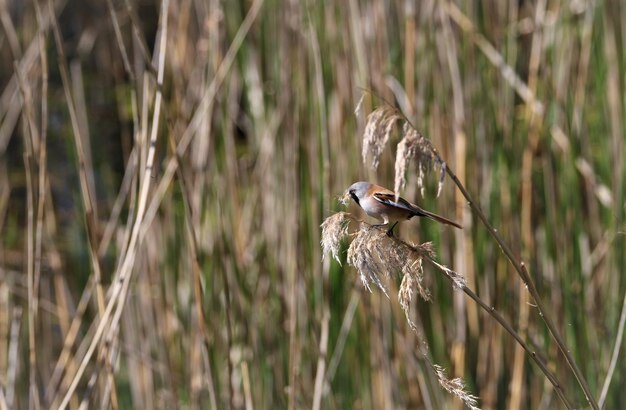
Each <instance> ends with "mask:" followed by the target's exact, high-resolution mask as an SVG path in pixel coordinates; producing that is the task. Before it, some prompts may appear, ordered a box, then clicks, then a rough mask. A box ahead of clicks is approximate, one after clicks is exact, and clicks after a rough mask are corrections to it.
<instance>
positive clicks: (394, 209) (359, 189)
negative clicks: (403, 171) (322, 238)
mask: <svg viewBox="0 0 626 410" xmlns="http://www.w3.org/2000/svg"><path fill="white" fill-rule="evenodd" d="M346 193H347V194H348V195H350V197H352V199H354V202H356V203H357V205H359V206H360V207H361V208H362V209H363V210H364V211H365V213H366V214H368V215H369V216H371V217H373V218H376V219H378V220H379V221H382V222H383V223H381V224H377V225H374V226H383V225H388V224H390V223H392V222H393V225H391V228H389V230H388V231H387V236H390V237H391V236H393V228H394V227H395V226H396V225H397V224H398V222H400V221H404V220H408V219H411V218H413V217H414V216H425V217H427V218H430V219H432V220H434V221H437V222H439V223H442V224H446V225H452V226H454V227H455V228H458V229H463V228H462V227H461V225H459V224H458V223H456V222H454V221H451V220H449V219H447V218H444V217H443V216H439V215H437V214H434V213H432V212H429V211H427V210H425V209H422V208H420V207H419V206H417V205H415V204H412V203H410V202H409V201H407V200H406V199H404V198H402V197H398V199H397V200H396V194H395V192H393V191H390V190H389V189H387V188H384V187H382V186H379V185H376V184H372V183H369V182H365V181H361V182H355V183H354V184H352V185H350V187H349V188H348V190H347V191H346Z"/></svg>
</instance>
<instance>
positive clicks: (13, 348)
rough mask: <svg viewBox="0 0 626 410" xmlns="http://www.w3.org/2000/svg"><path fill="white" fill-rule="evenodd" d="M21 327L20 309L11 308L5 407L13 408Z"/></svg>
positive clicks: (16, 307) (18, 364)
mask: <svg viewBox="0 0 626 410" xmlns="http://www.w3.org/2000/svg"><path fill="white" fill-rule="evenodd" d="M21 325H22V308H21V307H20V306H15V307H14V308H13V317H12V318H11V329H10V337H9V349H8V355H7V356H8V363H7V375H6V382H5V385H4V392H5V395H6V397H5V398H6V403H7V407H8V408H10V409H12V408H15V400H16V397H15V396H16V395H15V381H16V379H17V374H18V371H19V366H20V363H19V358H20V355H19V347H20V340H19V338H20V327H21Z"/></svg>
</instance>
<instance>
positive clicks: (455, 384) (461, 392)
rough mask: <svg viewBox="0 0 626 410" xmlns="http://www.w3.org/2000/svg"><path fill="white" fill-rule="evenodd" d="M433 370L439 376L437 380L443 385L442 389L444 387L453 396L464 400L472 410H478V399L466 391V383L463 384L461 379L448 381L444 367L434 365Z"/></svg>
mask: <svg viewBox="0 0 626 410" xmlns="http://www.w3.org/2000/svg"><path fill="white" fill-rule="evenodd" d="M433 368H434V370H435V373H436V374H437V379H438V380H439V384H440V385H441V387H443V388H444V389H445V390H446V391H447V392H448V393H450V394H453V395H455V396H456V397H458V398H459V399H461V400H463V402H464V403H465V405H466V406H467V407H469V408H470V409H472V410H474V409H478V407H477V404H478V403H477V397H476V396H473V395H471V394H469V393H468V392H467V391H465V383H463V379H461V378H460V377H456V378H454V379H448V378H447V377H446V372H445V369H444V368H443V367H441V366H439V365H437V364H433Z"/></svg>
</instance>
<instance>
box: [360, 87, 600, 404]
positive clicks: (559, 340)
mask: <svg viewBox="0 0 626 410" xmlns="http://www.w3.org/2000/svg"><path fill="white" fill-rule="evenodd" d="M368 92H369V91H368ZM370 93H371V94H372V95H374V96H376V97H377V98H380V99H381V100H382V101H384V102H385V104H387V105H388V106H390V107H391V108H392V109H393V110H394V111H395V112H396V114H397V115H399V116H401V117H402V119H403V120H404V121H406V123H407V124H408V125H409V126H410V127H412V128H413V129H414V130H416V131H417V128H416V127H415V125H414V124H413V123H412V122H411V121H410V120H409V119H408V117H407V116H406V115H405V114H404V113H403V112H402V111H401V110H399V109H398V108H396V107H395V106H393V105H392V104H390V103H389V102H388V101H386V100H385V99H383V98H381V97H378V96H377V95H376V94H374V93H372V92H370ZM418 132H419V131H418ZM431 148H432V150H433V153H434V154H435V156H436V157H437V158H438V159H439V160H441V161H443V158H442V157H441V155H439V151H438V150H437V149H436V148H435V147H431ZM444 162H445V161H444ZM445 163H446V173H447V174H448V176H449V177H450V178H451V179H452V181H453V182H454V184H455V185H456V186H457V188H458V189H459V190H460V191H461V194H463V196H464V197H465V199H466V200H467V203H468V205H469V207H470V209H471V210H472V211H473V212H474V213H475V214H476V215H477V216H478V218H479V219H480V221H481V222H482V223H483V225H485V227H486V228H487V231H488V232H489V234H490V235H491V237H492V238H493V239H494V240H495V241H496V243H497V244H498V245H499V246H500V249H502V251H503V252H504V254H505V256H506V258H507V259H508V260H509V262H510V263H511V265H513V268H515V271H516V272H517V273H518V275H519V276H520V278H521V279H522V281H523V282H524V284H525V285H526V289H528V291H529V293H530V295H531V296H532V298H533V299H534V302H535V306H536V307H537V310H538V311H539V316H541V318H542V319H543V321H544V323H545V324H546V326H547V328H548V331H549V332H550V334H551V335H552V338H553V339H554V341H555V342H556V344H557V346H558V348H559V350H560V351H561V352H562V353H563V355H564V356H565V360H566V362H567V364H568V366H569V368H570V369H571V370H572V373H574V376H575V377H576V381H577V382H578V384H579V385H580V387H581V388H582V390H583V392H584V394H585V398H586V399H587V402H588V403H589V405H590V406H591V407H592V408H593V409H594V410H599V409H600V408H599V407H598V403H597V402H596V400H595V399H594V397H593V395H592V393H591V389H590V388H589V385H588V384H587V381H586V380H585V377H584V376H583V374H582V372H581V371H580V368H579V367H578V365H577V364H576V362H575V361H574V357H573V356H572V354H571V352H570V350H569V349H568V348H567V346H566V345H565V341H564V340H563V337H562V336H561V334H560V333H559V331H558V330H557V328H556V326H555V325H554V322H553V321H552V319H551V318H550V316H548V315H547V314H546V308H545V306H544V304H543V302H542V300H541V298H540V297H539V292H537V288H536V287H535V284H534V282H533V281H532V279H531V277H530V274H529V273H528V270H527V269H526V265H525V263H524V262H523V261H521V260H518V259H517V258H516V257H515V255H513V251H512V250H511V248H510V247H509V246H508V245H507V244H506V243H505V242H504V240H503V239H502V238H501V237H500V235H499V234H498V231H497V230H496V229H495V228H494V227H493V225H491V223H490V222H489V220H488V219H487V217H486V216H485V214H484V213H483V211H482V210H481V209H480V206H479V205H478V204H477V203H476V202H475V201H474V199H473V198H472V196H471V195H470V193H469V192H468V191H467V189H466V188H465V186H464V185H463V184H462V183H461V181H460V180H459V178H458V177H457V176H456V174H455V173H454V172H453V171H452V169H451V168H450V167H449V166H448V165H447V162H445ZM531 357H532V356H531Z"/></svg>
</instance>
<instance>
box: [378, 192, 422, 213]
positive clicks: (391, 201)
mask: <svg viewBox="0 0 626 410" xmlns="http://www.w3.org/2000/svg"><path fill="white" fill-rule="evenodd" d="M374 199H376V200H377V201H378V202H380V203H383V204H385V205H389V206H395V207H397V208H402V209H406V210H407V211H410V212H413V213H414V214H416V215H422V214H423V213H422V212H421V211H422V210H421V209H420V208H418V207H417V206H415V205H413V204H412V203H410V202H409V201H407V200H406V199H404V198H402V197H400V198H398V200H397V201H396V194H394V193H393V192H391V191H387V192H376V193H375V194H374Z"/></svg>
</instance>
